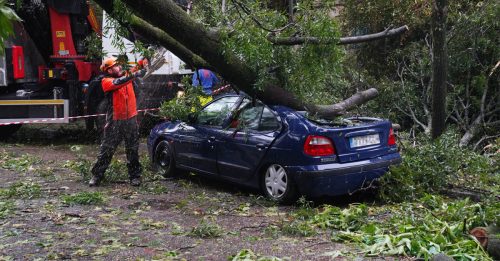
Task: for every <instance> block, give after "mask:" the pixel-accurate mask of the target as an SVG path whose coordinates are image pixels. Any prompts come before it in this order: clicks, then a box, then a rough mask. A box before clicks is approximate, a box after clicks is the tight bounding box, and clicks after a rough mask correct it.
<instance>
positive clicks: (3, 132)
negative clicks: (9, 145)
mask: <svg viewBox="0 0 500 261" xmlns="http://www.w3.org/2000/svg"><path fill="white" fill-rule="evenodd" d="M21 126H22V125H21V124H14V125H6V126H0V140H5V139H7V138H8V137H10V136H12V134H14V133H15V132H16V131H18V130H19V129H20V128H21Z"/></svg>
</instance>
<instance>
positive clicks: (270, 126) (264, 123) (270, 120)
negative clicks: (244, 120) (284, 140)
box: [259, 107, 280, 131]
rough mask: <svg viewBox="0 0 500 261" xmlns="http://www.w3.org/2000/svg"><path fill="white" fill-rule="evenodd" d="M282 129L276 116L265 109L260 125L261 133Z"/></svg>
mask: <svg viewBox="0 0 500 261" xmlns="http://www.w3.org/2000/svg"><path fill="white" fill-rule="evenodd" d="M279 127H280V123H279V122H278V120H277V119H276V115H274V113H272V112H271V110H270V109H269V108H267V107H264V110H263V111H262V116H261V119H260V124H259V131H275V130H277V129H278V128H279Z"/></svg>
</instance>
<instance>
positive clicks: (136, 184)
mask: <svg viewBox="0 0 500 261" xmlns="http://www.w3.org/2000/svg"><path fill="white" fill-rule="evenodd" d="M130 185H132V186H134V187H139V186H140V185H141V178H133V179H131V180H130Z"/></svg>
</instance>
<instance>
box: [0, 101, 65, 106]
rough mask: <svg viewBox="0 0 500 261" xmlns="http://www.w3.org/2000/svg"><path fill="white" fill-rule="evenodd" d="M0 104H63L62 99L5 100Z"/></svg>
mask: <svg viewBox="0 0 500 261" xmlns="http://www.w3.org/2000/svg"><path fill="white" fill-rule="evenodd" d="M0 105H64V100H5V101H0Z"/></svg>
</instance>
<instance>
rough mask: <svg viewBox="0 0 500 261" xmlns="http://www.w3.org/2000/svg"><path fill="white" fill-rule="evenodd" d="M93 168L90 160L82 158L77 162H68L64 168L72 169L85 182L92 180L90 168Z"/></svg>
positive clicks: (78, 157) (79, 157)
mask: <svg viewBox="0 0 500 261" xmlns="http://www.w3.org/2000/svg"><path fill="white" fill-rule="evenodd" d="M91 167H92V162H90V160H88V159H85V158H83V157H82V156H80V155H79V156H77V159H76V160H67V161H66V162H65V163H64V165H63V168H68V169H71V170H72V171H74V172H76V173H77V174H79V175H81V176H82V177H83V180H84V181H88V180H90V176H91V174H90V168H91Z"/></svg>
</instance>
